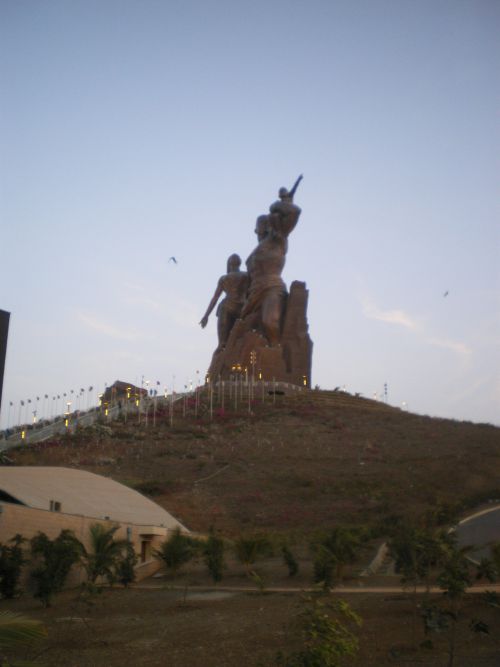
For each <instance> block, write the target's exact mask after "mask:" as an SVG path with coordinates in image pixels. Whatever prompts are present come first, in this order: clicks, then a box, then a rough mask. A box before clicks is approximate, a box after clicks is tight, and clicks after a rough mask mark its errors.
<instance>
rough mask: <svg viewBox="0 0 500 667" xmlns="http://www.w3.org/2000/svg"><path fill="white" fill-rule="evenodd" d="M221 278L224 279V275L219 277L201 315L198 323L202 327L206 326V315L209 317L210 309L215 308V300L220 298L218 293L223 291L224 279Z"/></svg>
mask: <svg viewBox="0 0 500 667" xmlns="http://www.w3.org/2000/svg"><path fill="white" fill-rule="evenodd" d="M223 279H224V276H222V277H221V278H219V282H218V283H217V287H216V289H215V292H214V295H213V297H212V300H211V301H210V303H209V304H208V308H207V310H206V312H205V314H204V315H203V317H202V318H201V320H200V324H201V326H202V328H203V329H204V328H205V327H206V326H207V323H208V317H209V315H210V313H211V312H212V310H213V309H214V308H215V305H216V303H217V301H218V300H219V299H220V295H221V294H222V292H223V291H224V286H223V285H224V280H223Z"/></svg>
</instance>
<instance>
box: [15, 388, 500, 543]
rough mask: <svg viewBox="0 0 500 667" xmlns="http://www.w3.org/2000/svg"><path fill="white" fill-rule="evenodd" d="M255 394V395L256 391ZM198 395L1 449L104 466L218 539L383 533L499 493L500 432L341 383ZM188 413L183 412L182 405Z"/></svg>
mask: <svg viewBox="0 0 500 667" xmlns="http://www.w3.org/2000/svg"><path fill="white" fill-rule="evenodd" d="M263 399H264V400H263ZM215 403H216V401H214V410H213V418H212V419H210V415H209V406H208V397H207V395H206V392H202V393H201V394H200V399H199V403H198V405H196V402H195V400H194V399H192V398H191V399H189V400H185V401H184V400H181V401H179V402H178V403H177V404H176V409H175V412H174V415H173V421H172V423H171V422H170V416H169V413H168V411H167V410H166V409H165V408H162V409H158V411H157V414H156V419H155V421H156V424H155V425H154V426H153V425H152V419H151V416H150V418H149V424H148V426H147V427H146V425H145V423H144V417H143V416H142V418H141V419H142V423H138V418H137V416H135V415H128V418H127V419H126V420H125V418H124V417H122V419H121V420H118V421H114V422H112V423H106V424H105V425H102V426H101V425H96V426H93V427H89V428H86V429H81V430H79V431H77V432H76V433H75V434H73V435H68V436H65V437H62V438H59V439H54V440H50V441H46V442H44V443H39V444H36V445H29V446H24V447H22V448H21V447H19V448H17V449H15V450H12V451H11V452H9V457H10V458H11V459H12V460H13V462H14V463H15V464H16V465H67V466H68V465H69V466H75V467H77V468H81V469H84V470H89V471H91V472H97V473H99V474H104V475H109V476H111V477H112V478H113V479H116V480H117V481H120V482H123V483H126V484H128V485H130V486H132V487H133V488H135V489H137V490H138V491H140V492H142V493H144V494H146V495H148V496H149V497H151V498H153V499H154V500H155V501H156V502H157V503H159V504H160V505H162V506H163V507H165V508H166V509H167V510H168V511H169V512H171V513H172V514H173V515H174V516H175V517H177V518H178V519H179V520H181V521H182V522H183V523H184V524H185V525H186V526H188V527H189V528H191V529H193V530H197V531H203V532H204V531H207V530H208V529H209V527H210V526H211V525H215V526H216V527H217V529H218V530H220V531H221V532H222V533H224V534H226V535H227V536H232V535H235V534H238V533H240V532H250V531H253V530H263V531H270V532H279V533H298V534H309V533H311V532H312V531H314V530H316V529H320V528H325V527H331V526H332V525H336V524H339V523H342V524H346V523H347V524H355V525H365V526H367V527H368V526H369V527H371V528H372V529H374V528H375V529H376V531H377V532H379V533H380V534H384V526H385V525H386V524H387V522H393V521H394V520H395V519H396V517H398V516H400V517H423V516H427V517H428V518H430V519H432V521H433V522H440V523H441V522H444V523H446V522H448V521H450V520H453V519H454V518H455V517H456V516H458V515H459V514H460V513H461V512H463V511H464V510H465V509H467V508H471V507H475V506H477V505H478V504H480V503H482V502H486V501H488V500H492V499H498V498H500V488H499V486H500V485H499V480H498V474H497V471H498V470H499V469H500V429H499V428H497V427H494V426H491V425H488V424H473V423H471V422H458V421H453V420H446V419H437V418H431V417H426V416H419V415H415V414H411V413H408V412H404V411H401V410H399V409H397V408H394V407H391V406H388V405H386V404H384V403H381V402H377V401H372V400H367V399H364V398H361V397H356V396H351V395H349V394H346V393H343V392H331V391H308V392H301V393H298V392H294V393H290V394H285V395H271V396H270V395H269V394H266V395H265V396H264V395H262V396H259V397H256V398H255V399H254V400H253V401H252V402H251V404H250V406H247V404H245V403H244V404H241V402H240V406H239V407H240V409H239V410H235V409H234V405H232V406H231V408H229V407H228V400H227V399H226V404H225V408H224V409H222V408H221V407H220V406H218V405H215ZM184 413H185V414H184Z"/></svg>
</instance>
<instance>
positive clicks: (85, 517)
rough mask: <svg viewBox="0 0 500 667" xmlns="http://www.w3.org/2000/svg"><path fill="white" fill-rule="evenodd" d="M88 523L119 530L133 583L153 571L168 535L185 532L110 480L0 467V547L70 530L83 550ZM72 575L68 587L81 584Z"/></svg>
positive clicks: (148, 502) (150, 503)
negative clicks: (133, 566) (129, 551)
mask: <svg viewBox="0 0 500 667" xmlns="http://www.w3.org/2000/svg"><path fill="white" fill-rule="evenodd" d="M94 523H102V524H104V525H106V526H108V527H110V526H114V525H117V524H118V525H119V529H118V531H117V532H116V538H117V539H121V538H126V539H128V540H129V541H130V542H131V543H132V544H133V545H134V550H135V552H136V553H137V555H138V557H139V563H138V566H137V572H136V574H137V579H143V578H144V577H146V576H149V575H150V574H152V573H153V572H155V571H156V570H158V569H159V567H160V563H159V562H158V561H157V560H156V559H154V558H153V557H152V554H153V550H154V549H156V548H158V547H159V545H160V544H161V542H163V541H164V540H165V539H166V537H167V535H168V533H169V531H172V530H174V529H175V528H180V529H181V530H182V531H183V532H188V530H187V529H186V528H185V527H184V526H183V525H182V524H181V523H180V522H179V521H177V520H176V519H174V517H173V516H172V515H171V514H169V513H168V512H167V511H166V510H164V509H163V508H162V507H160V506H159V505H157V504H156V503H154V502H153V501H151V500H149V499H148V498H145V497H144V496H143V495H141V494H140V493H138V492H137V491H134V490H133V489H129V488H128V487H126V486H124V485H123V484H119V483H118V482H115V481H114V480H112V479H109V478H107V477H102V476H100V475H95V474H94V473H91V472H86V471H83V470H75V469H73V468H57V467H41V466H37V467H30V466H12V467H11V466H0V542H2V543H6V542H8V541H9V540H10V539H11V538H12V537H13V536H14V535H15V534H16V533H20V534H21V535H22V536H23V537H25V538H27V539H30V538H31V537H33V536H34V535H36V534H37V533H38V532H43V533H45V534H46V535H47V536H48V537H49V538H51V539H54V538H55V537H57V536H58V535H59V533H60V532H61V530H63V529H70V530H72V531H73V532H74V533H75V535H76V537H77V538H78V539H79V540H80V541H81V542H82V543H83V544H84V546H85V547H86V548H88V547H89V546H90V545H89V529H90V526H91V525H92V524H94ZM82 576H83V574H82V572H81V571H75V572H73V573H72V577H71V579H70V581H69V584H70V585H71V584H75V583H78V582H79V581H81V580H82Z"/></svg>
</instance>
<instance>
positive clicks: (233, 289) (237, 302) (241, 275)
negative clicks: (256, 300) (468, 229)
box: [200, 254, 248, 352]
mask: <svg viewBox="0 0 500 667" xmlns="http://www.w3.org/2000/svg"><path fill="white" fill-rule="evenodd" d="M240 265H241V259H240V257H239V255H236V254H235V255H231V256H230V257H229V259H228V260H227V273H226V275H224V276H221V277H220V278H219V282H218V283H217V288H216V290H215V293H214V295H213V297H212V300H211V301H210V303H209V304H208V308H207V311H206V313H205V315H203V317H202V318H201V321H200V324H201V326H202V327H203V328H205V327H206V326H207V322H208V316H209V315H210V313H211V312H212V310H213V309H214V307H215V304H216V303H217V301H218V300H219V297H220V295H221V294H222V292H225V293H226V297H225V299H223V300H222V301H221V302H220V303H219V306H218V307H217V311H216V315H217V334H218V336H219V345H218V347H217V350H216V352H220V351H221V350H222V349H223V348H224V347H225V345H226V343H227V339H228V338H229V334H230V333H231V329H232V328H233V325H234V323H235V322H236V320H237V319H238V318H239V317H240V314H241V309H242V308H243V303H244V302H245V298H246V294H247V290H248V274H247V273H246V272H245V271H240Z"/></svg>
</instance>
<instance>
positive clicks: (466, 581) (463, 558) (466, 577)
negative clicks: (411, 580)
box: [438, 545, 472, 667]
mask: <svg viewBox="0 0 500 667" xmlns="http://www.w3.org/2000/svg"><path fill="white" fill-rule="evenodd" d="M468 551H470V549H469V548H467V547H465V548H461V549H460V548H459V547H457V546H456V545H455V546H454V547H453V548H452V549H451V551H450V552H449V554H448V556H447V559H446V561H445V563H444V568H443V571H442V572H441V574H440V575H439V577H438V584H439V587H440V588H441V589H442V590H443V591H444V594H445V597H446V598H447V600H448V608H447V609H445V610H444V614H446V615H447V616H448V618H449V621H450V632H449V635H448V667H453V662H454V659H455V643H456V627H457V622H458V618H459V612H460V608H461V605H462V600H463V597H464V595H465V591H466V590H467V587H468V586H470V585H471V582H472V575H471V562H470V560H468V558H467V552H468Z"/></svg>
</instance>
